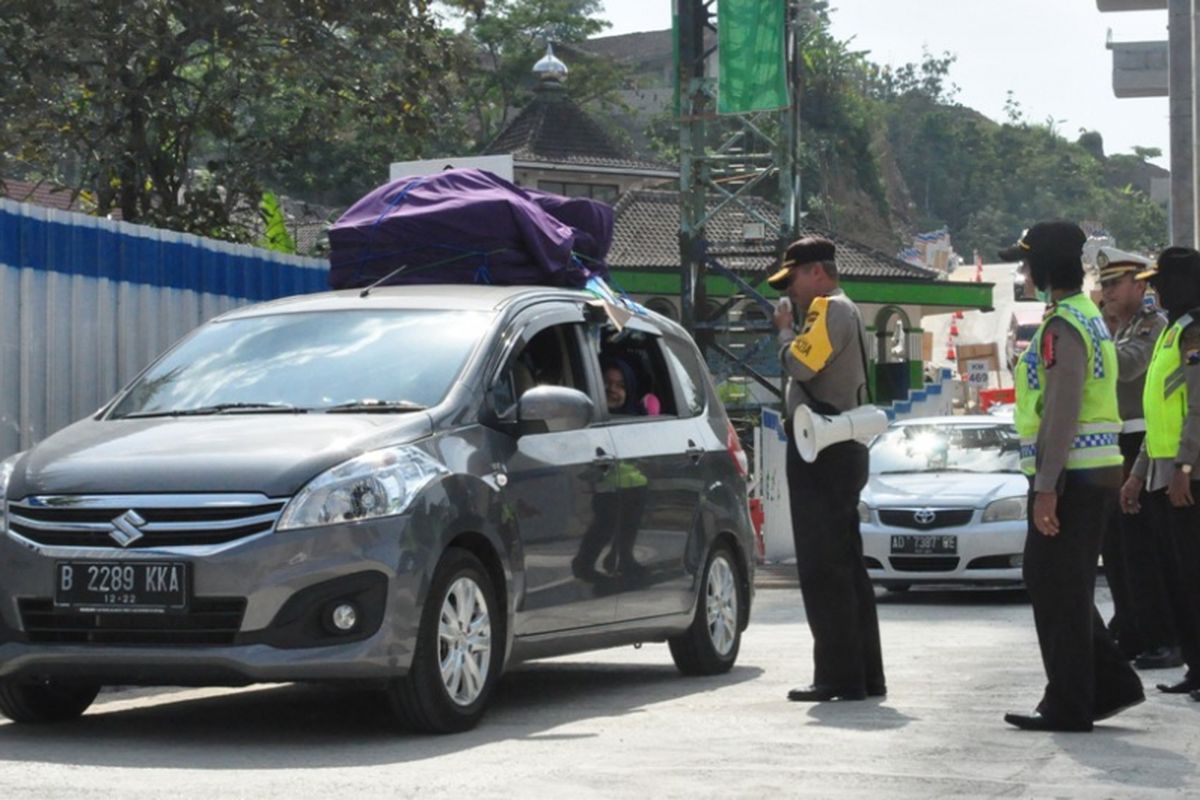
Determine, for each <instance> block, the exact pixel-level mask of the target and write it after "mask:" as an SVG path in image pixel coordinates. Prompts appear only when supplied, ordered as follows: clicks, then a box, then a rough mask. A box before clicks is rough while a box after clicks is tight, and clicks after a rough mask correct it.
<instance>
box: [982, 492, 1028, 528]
mask: <svg viewBox="0 0 1200 800" xmlns="http://www.w3.org/2000/svg"><path fill="white" fill-rule="evenodd" d="M1023 519H1025V497H1024V496H1022V497H1005V498H1004V499H1003V500H994V501H992V502H991V503H988V507H987V508H985V509H984V510H983V521H984V522H1009V521H1012V520H1023Z"/></svg>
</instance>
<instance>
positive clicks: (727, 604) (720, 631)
mask: <svg viewBox="0 0 1200 800" xmlns="http://www.w3.org/2000/svg"><path fill="white" fill-rule="evenodd" d="M737 594H738V593H737V584H735V583H734V580H733V568H732V567H731V566H730V565H729V561H728V560H727V559H726V558H725V555H724V554H723V553H718V554H716V555H715V556H714V557H713V561H712V564H711V565H710V566H709V568H708V590H707V597H706V603H705V606H704V609H705V617H706V618H707V620H708V637H709V641H711V642H712V646H713V650H716V651H717V653H718V654H720V655H722V656H725V655H728V654H729V651H730V650H731V649H732V648H733V646H734V644H736V642H737V632H738V631H737V627H738V597H737Z"/></svg>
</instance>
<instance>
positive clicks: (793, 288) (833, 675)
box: [767, 237, 887, 702]
mask: <svg viewBox="0 0 1200 800" xmlns="http://www.w3.org/2000/svg"><path fill="white" fill-rule="evenodd" d="M834 257H835V248H834V244H833V242H831V241H829V240H828V239H823V238H819V237H807V238H804V239H800V240H799V241H797V242H794V243H792V244H791V245H790V246H789V247H788V248H787V250H786V251H785V252H784V255H783V258H782V259H781V261H780V264H779V270H778V271H777V272H776V273H775V274H773V275H772V276H771V277H770V278H769V279H768V281H767V282H768V284H769V285H770V286H771V287H772V288H773V289H776V290H778V291H780V292H784V293H785V294H786V297H787V300H788V301H789V303H790V305H789V303H782V302H781V303H780V308H779V310H778V311H777V312H776V314H775V325H776V327H777V328H778V329H779V338H780V343H781V344H782V345H783V348H782V351H781V354H780V358H781V359H782V363H783V369H784V373H785V374H786V375H787V377H788V381H787V392H786V398H785V399H786V405H787V419H788V423H787V429H788V435H789V438H790V439H791V440H792V441H793V442H795V440H796V431H795V430H794V426H793V425H792V423H791V420H792V419H793V415H794V414H795V412H796V410H797V408H798V407H799V406H801V405H804V406H807V407H808V409H809V410H810V411H812V412H815V413H816V414H818V415H827V416H833V415H840V414H844V413H846V412H850V411H852V410H854V409H856V408H858V407H860V406H862V405H863V404H865V403H867V402H868V400H869V396H868V390H867V372H866V349H865V338H866V336H865V332H864V328H863V321H862V317H861V315H860V314H859V312H858V307H857V306H855V305H854V303H853V302H852V301H851V300H850V298H848V297H846V295H845V293H844V292H842V290H841V289H840V288H838V271H837V266H836V264H835V261H834ZM793 309H794V310H793ZM794 314H798V315H799V318H801V319H803V320H804V324H803V328H802V329H801V331H800V333H799V335H797V334H796V333H795V331H794V329H793V324H794V319H795V318H796V317H795V316H794ZM787 479H788V494H789V499H790V501H791V511H792V535H793V538H794V540H795V544H796V566H797V570H798V571H799V574H800V592H801V594H802V595H803V597H804V608H805V612H806V615H807V617H808V627H809V630H810V631H811V632H812V637H813V662H814V670H813V682H812V684H811V685H809V686H805V687H804V688H800V689H793V690H791V691H790V692H788V699H789V700H794V701H801V702H805V701H807V702H823V701H829V700H862V699H863V698H866V697H881V696H883V695H885V694H886V693H887V685H886V682H885V680H884V675H883V658H882V655H881V650H880V645H879V619H878V617H877V615H876V611H875V591H874V589H873V588H872V586H871V581H870V579H869V578H868V577H867V571H866V568H865V566H864V565H863V547H862V535H861V533H860V531H859V517H858V502H859V493H860V492H861V491H862V488H863V486H865V485H866V482H867V448H866V445H864V444H862V443H861V442H859V441H855V440H853V439H849V440H846V441H837V442H834V443H832V444H826V445H825V446H824V447H822V448H821V449H820V450H819V452H817V453H816V454H815V459H814V460H813V461H812V462H811V463H810V462H808V461H806V460H805V459H804V458H802V457H801V456H800V451H799V449H798V448H797V447H795V446H789V447H788V448H787Z"/></svg>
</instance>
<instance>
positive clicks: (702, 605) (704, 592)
mask: <svg viewBox="0 0 1200 800" xmlns="http://www.w3.org/2000/svg"><path fill="white" fill-rule="evenodd" d="M737 563H738V562H737V561H736V559H734V557H733V551H731V550H730V549H729V545H727V544H723V543H722V544H718V545H717V546H716V547H714V548H713V550H712V552H711V553H710V554H709V556H708V562H707V563H706V564H705V565H704V574H703V576H702V579H701V583H700V587H701V595H700V597H699V598H698V602H697V603H696V616H695V617H694V618H693V619H692V624H691V626H690V627H689V628H688V629H687V630H686V631H685V632H684V633H682V634H680V635H679V636H674V637H672V638H670V639H668V640H667V644H668V645H670V648H671V657H672V658H673V659H675V666H676V667H678V668H679V671H680V672H682V673H683V674H685V675H717V674H719V673H722V672H728V671H729V670H730V668H732V667H733V664H734V662H735V661H737V655H738V649H739V648H740V647H741V643H742V630H741V613H740V606H739V603H740V602H741V600H742V595H741V593H740V592H741V590H740V588H739V587H740V585H741V584H742V583H744V582H745V581H744V576H741V575H739V572H738V568H737V566H736V565H737Z"/></svg>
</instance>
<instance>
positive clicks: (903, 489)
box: [858, 416, 1029, 591]
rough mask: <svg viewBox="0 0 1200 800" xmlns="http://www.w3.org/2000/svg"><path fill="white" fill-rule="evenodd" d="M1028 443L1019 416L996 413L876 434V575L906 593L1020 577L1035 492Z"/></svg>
mask: <svg viewBox="0 0 1200 800" xmlns="http://www.w3.org/2000/svg"><path fill="white" fill-rule="evenodd" d="M1020 451H1021V448H1020V440H1019V439H1018V437H1017V432H1016V429H1015V428H1014V427H1013V425H1012V423H1011V422H1010V421H1007V420H1005V419H1003V418H998V417H995V416H965V417H928V418H923V419H910V420H904V421H900V422H895V423H893V424H892V425H890V426H889V427H888V429H887V430H886V431H884V432H883V433H881V434H880V435H879V436H877V437H875V440H874V441H873V442H872V443H871V477H870V481H869V482H868V484H867V486H866V488H865V489H863V492H862V498H861V499H862V502H861V503H859V506H858V513H859V519H860V520H861V522H862V538H863V557H864V559H865V561H866V565H867V573H868V574H869V575H870V576H871V580H872V581H874V582H875V583H878V584H880V585H882V586H884V587H887V588H889V589H893V590H897V591H903V590H905V589H908V588H909V587H910V586H912V585H913V584H918V583H923V584H928V583H940V584H965V583H970V584H989V585H1006V584H1007V585H1015V584H1019V583H1020V582H1021V564H1022V554H1023V552H1024V550H1025V531H1026V525H1027V522H1026V495H1027V493H1028V490H1029V482H1028V479H1027V478H1026V477H1025V476H1024V475H1022V474H1021V471H1020V466H1019V460H1020Z"/></svg>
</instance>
